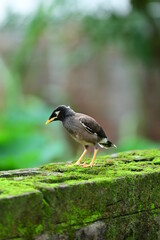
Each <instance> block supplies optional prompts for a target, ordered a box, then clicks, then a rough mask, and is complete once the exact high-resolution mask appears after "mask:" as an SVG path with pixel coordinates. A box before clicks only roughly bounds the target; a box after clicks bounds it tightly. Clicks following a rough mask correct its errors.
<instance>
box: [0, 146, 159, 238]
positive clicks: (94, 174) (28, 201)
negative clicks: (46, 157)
mask: <svg viewBox="0 0 160 240" xmlns="http://www.w3.org/2000/svg"><path fill="white" fill-rule="evenodd" d="M144 236H145V237H144ZM105 238H106V239H118V240H121V239H127V238H128V239H129V238H130V239H153V240H154V239H160V150H156V149H153V150H146V151H131V152H124V153H119V154H113V155H108V156H103V157H99V158H98V159H97V165H96V166H95V167H93V168H82V167H77V166H75V165H74V164H64V163H60V164H49V165H46V166H42V167H41V168H36V169H22V170H14V171H3V172H0V239H2V240H6V239H7V240H8V239H19V240H20V239H36V240H49V239H50V240H51V239H64V240H65V239H99V240H100V239H105Z"/></svg>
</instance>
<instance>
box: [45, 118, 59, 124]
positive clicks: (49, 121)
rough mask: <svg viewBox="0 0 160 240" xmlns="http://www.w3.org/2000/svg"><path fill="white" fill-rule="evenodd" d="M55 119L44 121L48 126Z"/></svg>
mask: <svg viewBox="0 0 160 240" xmlns="http://www.w3.org/2000/svg"><path fill="white" fill-rule="evenodd" d="M56 118H57V117H53V118H51V119H48V120H47V121H46V125H47V124H49V123H51V122H52V121H54V119H56Z"/></svg>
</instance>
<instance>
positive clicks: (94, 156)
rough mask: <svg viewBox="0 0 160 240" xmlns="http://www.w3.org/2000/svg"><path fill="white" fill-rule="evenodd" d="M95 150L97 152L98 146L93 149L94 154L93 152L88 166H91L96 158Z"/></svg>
mask: <svg viewBox="0 0 160 240" xmlns="http://www.w3.org/2000/svg"><path fill="white" fill-rule="evenodd" d="M97 152H98V148H95V149H94V154H93V158H92V161H91V163H90V164H89V165H90V167H93V163H94V160H95V158H96V155H97Z"/></svg>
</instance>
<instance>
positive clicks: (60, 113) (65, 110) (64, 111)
mask: <svg viewBox="0 0 160 240" xmlns="http://www.w3.org/2000/svg"><path fill="white" fill-rule="evenodd" d="M72 115H74V111H73V110H72V109H71V108H70V107H69V106H65V105H60V106H58V107H57V108H56V109H54V110H53V112H52V114H51V116H50V117H49V119H48V120H47V121H46V124H49V123H51V122H53V121H57V120H59V121H62V122H63V120H64V119H65V118H66V117H68V116H72Z"/></svg>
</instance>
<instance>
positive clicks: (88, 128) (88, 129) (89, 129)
mask: <svg viewBox="0 0 160 240" xmlns="http://www.w3.org/2000/svg"><path fill="white" fill-rule="evenodd" d="M80 123H81V124H82V126H83V127H84V128H85V129H86V131H87V132H89V133H91V134H95V135H97V133H94V132H93V130H92V129H91V128H90V127H88V126H87V125H85V124H84V123H83V122H82V120H80Z"/></svg>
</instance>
